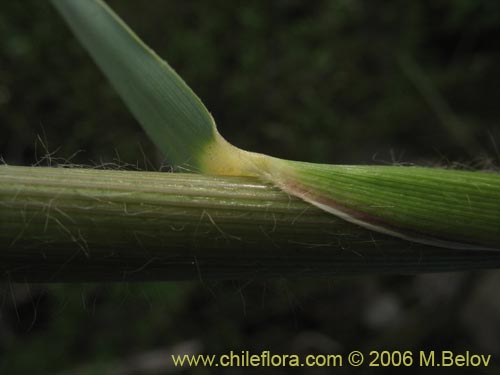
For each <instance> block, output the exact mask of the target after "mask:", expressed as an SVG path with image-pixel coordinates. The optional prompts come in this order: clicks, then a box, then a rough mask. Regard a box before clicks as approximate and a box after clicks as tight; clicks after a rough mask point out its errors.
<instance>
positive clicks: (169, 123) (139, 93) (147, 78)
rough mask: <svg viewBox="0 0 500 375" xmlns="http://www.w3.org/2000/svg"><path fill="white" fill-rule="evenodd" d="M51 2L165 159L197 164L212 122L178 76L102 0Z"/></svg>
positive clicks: (210, 134) (211, 136) (212, 129)
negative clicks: (197, 157) (198, 154)
mask: <svg viewBox="0 0 500 375" xmlns="http://www.w3.org/2000/svg"><path fill="white" fill-rule="evenodd" d="M52 3H53V4H54V5H55V7H56V8H57V10H58V11H59V12H60V13H61V15H62V16H63V18H64V19H65V20H66V22H67V24H68V25H69V27H70V28H71V29H72V31H73V32H74V33H75V35H76V36H77V37H78V39H79V40H80V42H81V43H82V44H83V45H84V46H85V47H86V49H87V50H88V51H89V53H90V54H91V55H92V57H93V59H94V60H95V61H96V63H97V65H98V66H99V67H100V68H101V70H102V71H103V72H104V74H105V75H106V77H107V78H108V79H109V80H110V81H111V83H112V84H113V86H114V88H115V89H116V90H117V92H118V93H119V95H120V96H121V97H122V99H123V100H124V101H125V103H126V104H127V106H128V108H129V109H130V110H131V111H132V113H133V114H134V116H135V117H136V119H137V120H138V121H139V122H140V124H141V125H142V127H143V128H144V129H145V131H146V132H147V133H148V135H149V137H150V138H151V139H152V140H153V142H155V144H156V145H157V147H158V148H159V149H160V150H161V151H162V152H163V153H165V155H166V156H167V157H168V159H169V161H170V162H172V163H173V164H175V165H181V164H189V165H190V166H191V167H194V168H197V167H198V165H197V159H196V155H197V153H198V152H199V151H200V149H202V148H203V147H204V146H205V145H206V144H207V143H210V142H211V141H212V140H213V139H214V136H215V134H216V131H215V124H214V121H213V119H212V116H211V115H210V113H209V112H208V110H207V109H206V108H205V106H204V105H203V103H202V102H201V100H200V99H199V98H198V97H197V96H196V95H195V94H194V93H193V91H192V90H191V89H190V88H189V87H188V86H187V84H186V83H185V82H184V81H183V80H182V78H181V77H179V75H178V74H177V73H176V72H175V71H174V70H173V69H172V68H171V67H170V66H169V65H168V64H167V63H166V62H165V61H163V60H162V59H161V58H160V57H159V56H158V55H157V54H156V53H155V52H154V51H152V50H151V49H150V48H148V47H147V46H146V45H145V44H144V43H143V42H142V41H141V40H140V39H139V38H138V37H137V35H135V34H134V32H133V31H132V30H131V29H130V28H129V27H128V26H127V25H126V24H125V23H124V22H123V21H122V20H121V19H120V18H119V17H118V16H117V15H116V14H115V13H114V12H113V11H112V10H111V9H110V8H109V7H108V6H107V5H106V4H105V3H104V2H103V1H101V0H52Z"/></svg>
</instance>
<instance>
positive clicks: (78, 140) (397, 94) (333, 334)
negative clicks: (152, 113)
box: [0, 0, 500, 374]
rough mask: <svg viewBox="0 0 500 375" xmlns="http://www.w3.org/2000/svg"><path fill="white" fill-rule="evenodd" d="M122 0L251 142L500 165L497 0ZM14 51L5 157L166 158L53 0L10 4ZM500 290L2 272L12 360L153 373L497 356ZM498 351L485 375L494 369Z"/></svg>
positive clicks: (129, 16)
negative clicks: (249, 362) (365, 355)
mask: <svg viewBox="0 0 500 375" xmlns="http://www.w3.org/2000/svg"><path fill="white" fill-rule="evenodd" d="M109 4H110V5H111V6H112V7H113V8H114V9H115V10H116V11H117V13H118V14H120V15H121V16H122V17H123V18H124V19H125V21H126V22H127V23H129V25H130V26H131V27H132V28H133V29H134V30H135V31H136V32H137V33H138V34H139V35H140V36H141V37H142V38H143V39H144V40H145V41H146V42H147V43H148V44H149V45H150V46H151V47H153V49H155V50H156V51H157V52H158V53H159V55H160V56H162V57H164V58H165V59H166V60H167V61H168V62H169V63H170V64H171V65H172V66H173V67H174V69H176V70H177V72H178V73H179V74H180V75H181V76H182V77H183V78H184V79H185V80H186V82H187V83H188V84H189V85H190V86H191V87H192V88H193V90H194V91H195V92H196V93H197V94H198V95H199V96H200V98H201V99H202V100H203V102H204V103H205V104H206V106H207V107H208V109H209V110H210V111H211V112H212V114H213V115H214V118H215V119H216V121H217V124H218V127H219V129H220V131H221V133H222V134H223V135H224V136H225V137H226V138H228V139H229V140H230V141H231V142H233V143H235V144H236V145H238V146H240V147H242V148H246V149H249V150H252V151H260V152H265V153H268V154H272V155H274V156H279V157H284V158H289V159H296V160H304V161H314V162H327V163H358V164H371V163H376V164H380V163H382V164H394V163H415V164H420V165H441V166H453V167H460V168H474V169H476V168H480V169H488V170H491V169H498V165H499V162H500V152H499V148H500V120H499V119H500V105H499V99H500V69H499V66H500V48H499V45H500V2H496V1H487V0H483V1H479V0H478V1H466V0H460V1H453V2H449V1H436V0H435V1H432V0H427V1H418V2H416V1H415V2H408V1H402V0H401V1H393V2H390V3H384V4H383V5H382V3H380V2H372V1H361V0H342V1H340V0H338V1H314V2H306V1H299V0H276V1H264V0H262V1H252V2H246V1H234V2H227V1H220V0H217V1H210V2H208V1H181V0H172V1H162V0H150V1H147V2H140V1H126V2H125V1H118V0H114V1H109ZM0 46H1V49H0V127H1V129H0V130H1V131H0V134H1V136H0V157H2V159H3V161H4V162H5V163H7V164H12V165H32V164H36V163H38V164H40V165H47V164H49V163H51V164H52V165H57V164H58V163H75V164H83V165H89V166H95V165H99V166H107V167H113V166H117V167H121V168H123V167H124V168H130V169H135V168H137V169H150V170H157V169H159V168H161V167H162V166H165V165H168V160H167V161H166V160H163V157H162V155H160V154H159V153H158V152H157V151H156V150H155V148H154V146H153V145H152V143H151V142H150V141H149V140H148V139H147V138H146V136H145V134H144V133H143V132H142V130H141V129H140V127H139V125H138V124H137V122H136V121H135V120H134V119H133V118H132V117H131V115H130V114H129V113H128V111H127V109H126V108H125V106H124V105H123V104H122V102H121V101H120V99H119V98H118V97H117V95H116V93H115V92H114V91H113V89H112V88H111V87H110V86H109V85H108V83H107V82H106V80H105V79H104V77H103V75H102V74H101V73H100V72H99V71H98V69H97V68H96V66H95V65H94V64H93V62H92V61H91V59H90V58H89V57H88V55H87V53H86V52H85V51H84V50H83V49H82V48H81V46H80V45H79V44H78V42H77V41H76V40H75V39H74V38H73V36H72V35H71V34H70V32H69V30H68V28H67V27H66V25H65V24H64V23H63V22H62V20H61V19H60V18H59V16H58V15H57V14H56V13H55V11H54V10H53V9H52V7H51V6H50V3H49V2H47V1H40V0H23V1H3V2H1V4H0ZM48 155H50V158H49V157H48ZM0 230H1V228H0ZM499 283H500V274H499V273H498V272H480V273H474V274H472V273H460V274H447V275H424V276H418V277H415V276H383V277H374V276H373V277H363V278H343V279H329V280H324V279H321V280H319V279H308V280H285V279H283V280H268V281H257V280H250V281H234V282H211V281H208V280H202V281H194V282H187V283H186V282H184V283H147V284H128V283H121V284H106V285H103V284H81V285H80V284H78V285H22V284H11V283H5V284H4V285H3V286H2V288H1V296H2V304H1V306H0V353H1V354H0V372H1V373H12V372H15V371H17V372H20V373H24V372H26V373H34V372H33V371H34V370H36V371H37V372H38V373H54V372H55V371H62V372H70V371H71V372H73V373H75V372H78V371H80V372H82V373H96V374H97V373H103V371H106V372H107V373H116V374H132V373H147V371H146V367H144V366H146V364H148V365H149V366H150V367H149V368H150V369H151V371H150V372H151V373H171V372H172V373H175V372H181V373H182V371H181V370H179V369H175V368H172V365H171V363H170V364H169V363H168V361H167V362H165V361H166V360H168V354H169V353H171V352H175V351H176V350H177V351H178V352H179V351H182V352H193V353H197V352H202V353H207V352H210V353H216V352H222V351H227V350H236V351H239V350H251V351H255V352H260V351H261V350H266V349H268V350H272V351H274V352H280V353H294V352H300V353H315V352H319V353H330V352H342V353H343V352H346V351H349V350H350V349H359V350H371V349H384V348H394V349H399V350H405V349H415V350H420V349H431V350H439V349H451V350H456V351H457V352H458V351H465V350H471V351H477V352H481V353H492V354H493V355H494V356H496V358H500V349H499V348H500V318H499V317H500V301H497V300H498V297H497V289H498V288H497V286H498V285H499ZM162 361H163V362H162ZM495 361H496V363H495V364H494V365H492V366H490V367H489V368H488V369H486V370H485V371H484V373H488V374H490V373H491V374H493V373H498V369H499V367H498V360H495ZM141 366H142V367H141ZM271 370H272V371H271ZM316 370H317V371H313V372H311V373H318V374H320V373H330V371H325V372H322V370H325V369H316ZM396 370H397V369H396ZM341 371H344V372H339V373H351V372H349V371H350V370H349V369H348V368H344V369H342V370H341ZM481 371H483V370H481V369H480V370H475V372H474V373H475V374H477V373H483V372H481ZM406 372H407V373H423V372H424V370H423V369H417V368H413V369H409V370H407V371H406ZM190 373H197V374H205V373H210V371H209V370H208V369H202V368H199V369H197V370H196V371H191V372H190ZM218 373H231V374H234V373H237V372H236V370H235V369H231V370H227V371H226V372H224V371H219V372H218ZM261 373H286V371H285V370H284V369H281V372H280V370H279V369H278V370H277V369H263V371H261ZM352 373H362V372H360V371H356V370H355V371H353V372H352ZM455 373H459V372H455Z"/></svg>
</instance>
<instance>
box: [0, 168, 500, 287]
mask: <svg viewBox="0 0 500 375" xmlns="http://www.w3.org/2000/svg"><path fill="white" fill-rule="evenodd" d="M0 249H1V250H0V275H1V278H2V279H4V280H11V281H29V282H59V281H105V280H116V281H122V280H180V279H202V280H203V279H211V278H219V279H229V278H259V277H279V276H312V275H314V276H333V275H349V274H366V273H384V272H391V273H418V272H436V271H451V270H464V269H478V268H496V267H499V266H500V252H495V251H466V250H451V249H442V248H436V247H431V246H425V245H421V244H417V243H412V242H407V241H404V240H400V239H397V238H393V237H389V236H385V235H382V234H378V233H375V232H372V231H369V230H366V229H363V228H361V227H358V226H356V225H353V224H350V223H348V222H345V221H344V220H342V219H339V218H337V217H335V216H334V215H330V214H328V213H325V212H323V211H322V210H320V209H317V208H315V207H313V206H312V205H310V204H308V203H305V202H303V201H301V200H299V199H298V198H294V197H291V196H288V195H287V194H285V193H283V192H281V191H280V190H278V189H277V188H274V187H272V186H270V185H267V184H264V183H262V182H260V181H259V180H257V179H255V178H250V177H212V176H203V175H195V174H177V173H176V174H172V173H156V172H131V171H111V170H94V169H74V168H72V169H69V168H45V167H12V166H1V167H0Z"/></svg>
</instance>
